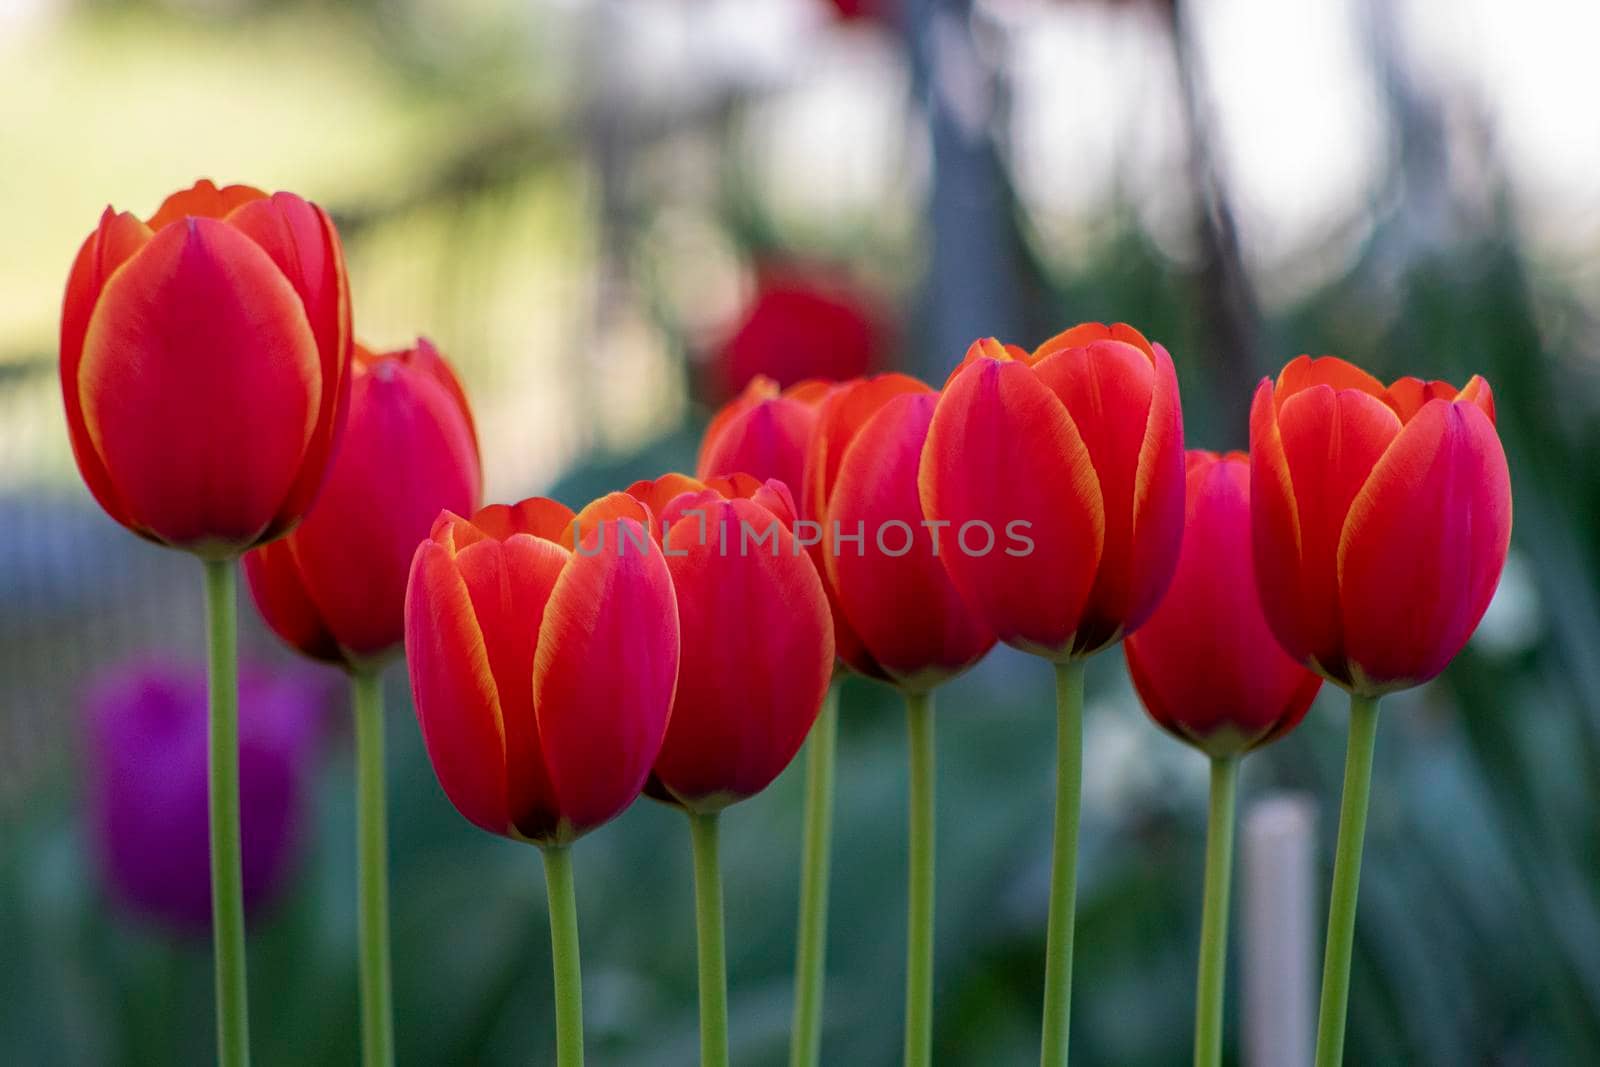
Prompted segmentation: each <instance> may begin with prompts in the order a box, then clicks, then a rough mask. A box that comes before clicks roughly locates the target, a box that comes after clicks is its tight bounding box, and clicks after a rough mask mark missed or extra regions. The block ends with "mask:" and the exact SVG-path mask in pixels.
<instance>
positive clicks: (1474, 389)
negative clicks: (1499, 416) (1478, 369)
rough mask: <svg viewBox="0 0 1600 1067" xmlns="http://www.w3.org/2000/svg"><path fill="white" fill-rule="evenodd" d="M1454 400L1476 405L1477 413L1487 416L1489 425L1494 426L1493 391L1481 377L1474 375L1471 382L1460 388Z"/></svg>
mask: <svg viewBox="0 0 1600 1067" xmlns="http://www.w3.org/2000/svg"><path fill="white" fill-rule="evenodd" d="M1455 399H1457V400H1459V401H1462V402H1463V403H1468V404H1473V405H1476V406H1477V408H1478V410H1479V411H1482V412H1483V413H1484V414H1485V415H1487V416H1489V423H1490V425H1493V424H1494V422H1495V413H1494V391H1493V390H1492V389H1490V388H1489V383H1488V382H1487V381H1485V380H1484V378H1483V376H1482V375H1480V374H1474V375H1473V376H1472V378H1471V380H1469V381H1468V382H1467V384H1466V385H1464V386H1462V388H1461V392H1459V393H1457V394H1456V397H1455Z"/></svg>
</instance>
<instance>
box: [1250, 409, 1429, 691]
mask: <svg viewBox="0 0 1600 1067" xmlns="http://www.w3.org/2000/svg"><path fill="white" fill-rule="evenodd" d="M1277 422H1278V430H1279V433H1280V435H1281V439H1282V442H1283V454H1284V457H1285V459H1286V460H1287V463H1288V469H1289V475H1290V481H1291V483H1292V484H1293V486H1294V498H1295V504H1296V512H1297V521H1298V525H1299V531H1300V553H1299V555H1300V574H1299V581H1298V582H1297V583H1296V584H1295V586H1294V587H1293V596H1294V615H1295V624H1294V629H1293V630H1292V631H1291V632H1292V633H1293V635H1294V638H1295V640H1294V642H1293V643H1292V644H1291V643H1290V642H1287V641H1286V642H1285V644H1286V646H1288V647H1290V650H1291V652H1296V653H1299V652H1300V651H1301V650H1302V649H1308V650H1309V655H1310V658H1311V659H1313V660H1315V661H1316V663H1317V664H1318V665H1319V666H1320V668H1321V669H1322V670H1324V671H1329V672H1335V678H1336V680H1340V681H1345V680H1347V679H1344V678H1342V677H1339V675H1338V673H1337V672H1338V671H1339V667H1338V664H1340V663H1341V662H1342V661H1343V658H1344V642H1343V638H1342V634H1341V630H1342V627H1341V625H1340V622H1339V593H1338V582H1337V579H1336V577H1335V564H1334V557H1335V554H1336V553H1337V551H1338V546H1339V536H1340V532H1341V531H1342V530H1343V529H1344V525H1345V518H1346V516H1347V515H1348V514H1349V512H1350V505H1351V502H1352V501H1354V500H1355V498H1356V494H1357V493H1358V492H1360V490H1361V487H1362V485H1364V484H1365V483H1366V481H1367V476H1368V475H1369V474H1370V473H1371V472H1372V469H1373V467H1374V466H1375V465H1376V464H1377V462H1378V460H1379V457H1381V456H1382V455H1383V454H1384V451H1385V450H1386V449H1387V448H1388V447H1389V443H1390V442H1391V441H1393V440H1394V439H1395V436H1396V435H1397V434H1398V433H1399V432H1400V419H1399V418H1398V417H1397V416H1396V415H1395V413H1394V410H1393V409H1392V408H1390V407H1389V406H1388V404H1386V403H1384V402H1383V401H1382V400H1379V399H1378V398H1376V397H1374V396H1372V395H1371V394H1370V393H1367V392H1364V391H1359V390H1355V389H1342V390H1339V391H1337V392H1335V391H1334V390H1333V389H1332V388H1330V387H1328V386H1326V385H1313V386H1310V387H1309V388H1306V389H1304V390H1302V391H1300V392H1298V393H1295V394H1294V395H1293V396H1292V397H1290V398H1289V400H1288V401H1286V402H1284V403H1283V404H1281V405H1280V406H1279V410H1278V418H1277ZM1274 577H1276V575H1274V574H1272V573H1270V572H1266V571H1264V572H1263V581H1265V580H1267V579H1269V578H1274ZM1264 599H1266V598H1265V597H1264Z"/></svg>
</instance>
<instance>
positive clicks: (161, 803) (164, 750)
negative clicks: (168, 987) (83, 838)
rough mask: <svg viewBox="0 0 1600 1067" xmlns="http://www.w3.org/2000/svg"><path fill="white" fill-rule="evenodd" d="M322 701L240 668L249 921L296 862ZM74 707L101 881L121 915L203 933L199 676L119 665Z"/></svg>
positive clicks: (314, 688)
mask: <svg viewBox="0 0 1600 1067" xmlns="http://www.w3.org/2000/svg"><path fill="white" fill-rule="evenodd" d="M324 696H325V694H324V693H323V691H322V688H321V687H320V686H319V685H317V684H316V683H315V682H314V681H312V680H309V679H307V678H306V677H304V676H300V675H268V674H263V673H261V672H258V671H246V672H245V673H244V677H243V679H242V682H241V686H240V699H239V712H240V715H239V750H240V768H239V779H240V783H241V792H242V794H243V796H244V799H245V802H244V804H243V809H242V812H241V814H242V817H243V823H244V826H243V831H244V832H243V835H242V838H241V844H242V846H243V857H242V867H243V872H244V906H245V911H246V914H247V915H249V916H252V917H253V916H256V915H258V914H260V913H262V912H264V911H266V910H267V909H269V908H270V907H271V906H272V905H273V904H274V903H275V902H276V901H277V900H278V899H279V898H281V897H282V895H283V893H284V891H285V890H286V889H287V888H288V886H289V884H290V879H291V877H292V875H293V873H294V869H295V867H296V865H297V863H298V861H299V859H300V855H301V851H302V845H303V843H304V836H305V834H306V832H307V830H308V829H309V822H308V818H307V817H308V815H309V810H308V807H307V801H308V799H309V798H308V796H307V792H308V790H309V788H310V786H311V775H312V772H313V770H314V767H315V763H316V758H317V756H318V755H319V753H320V750H321V747H322V745H321V742H322V740H323V737H324V735H325V731H324V729H323V721H322V715H323V710H324ZM84 709H85V730H84V735H83V737H84V770H85V786H86V792H87V794H88V809H89V810H88V818H87V823H88V826H89V830H90V840H91V842H92V844H93V849H94V858H95V860H96V866H97V869H98V872H99V874H100V877H101V880H102V881H103V883H104V884H105V887H106V889H107V891H108V892H109V893H110V895H111V896H112V897H113V899H115V900H116V901H117V902H118V903H120V904H121V905H122V906H124V907H125V908H127V909H128V910H129V911H131V912H133V913H135V914H137V915H139V916H141V917H144V918H146V919H150V920H152V921H154V922H156V923H158V924H160V925H161V926H162V927H164V928H165V929H167V930H170V931H171V932H172V933H174V934H177V935H180V936H189V935H194V934H203V933H204V932H206V931H208V930H210V928H211V872H210V862H211V859H210V852H211V850H210V846H209V843H208V840H207V836H206V679H205V671H204V669H203V668H202V667H200V666H199V665H195V666H194V667H192V668H191V667H190V666H188V665H186V664H180V663H176V662H167V661H161V660H154V659H152V660H148V661H135V662H130V663H127V664H123V665H121V666H118V667H114V668H112V669H111V670H109V671H107V672H106V673H105V674H104V675H103V676H101V677H100V678H99V679H97V680H96V682H95V683H94V685H93V687H92V688H91V689H90V691H89V694H88V697H87V699H86V700H85V704H84Z"/></svg>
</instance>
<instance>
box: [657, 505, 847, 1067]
mask: <svg viewBox="0 0 1600 1067" xmlns="http://www.w3.org/2000/svg"><path fill="white" fill-rule="evenodd" d="M628 493H629V495H630V496H633V497H635V498H636V499H638V500H639V501H641V502H643V503H644V504H645V505H647V506H648V508H649V509H650V511H651V512H652V513H653V514H655V515H657V516H659V518H658V520H657V521H658V525H657V526H656V528H655V530H654V533H655V534H656V537H657V538H658V540H659V542H660V544H661V546H662V549H663V551H664V554H665V556H666V560H667V569H668V570H669V571H670V572H671V574H672V581H673V586H674V588H675V590H676V593H677V601H678V624H679V630H680V634H681V641H682V658H681V660H680V666H679V669H678V690H677V696H676V698H675V699H674V701H673V708H672V720H671V722H670V724H669V725H668V727H667V735H666V739H665V741H664V742H663V743H662V746H661V753H660V755H658V756H657V757H656V763H655V768H654V770H653V771H652V773H651V776H650V782H649V784H648V785H647V786H646V788H645V791H646V792H647V793H649V794H650V795H651V796H653V797H655V798H657V799H658V800H663V801H665V802H667V803H670V804H675V805H677V806H679V807H681V808H683V810H684V811H685V812H686V813H687V814H688V817H689V826H690V831H691V838H692V841H693V845H694V870H695V902H696V928H697V930H698V934H699V956H700V1048H701V1060H702V1062H703V1063H705V1064H707V1065H725V1064H726V1063H727V1061H728V1001H727V970H726V963H725V954H724V949H723V913H722V874H721V871H720V868H719V863H718V860H717V850H718V841H717V838H718V822H719V818H720V814H721V811H722V809H723V808H725V807H727V806H728V805H729V804H733V803H736V802H738V801H740V800H743V799H745V798H747V797H750V796H753V795H755V794H756V793H758V792H760V791H761V790H762V789H765V788H766V787H767V786H768V785H769V784H770V783H771V782H772V780H773V779H774V778H776V777H777V776H778V775H779V773H781V772H782V771H783V769H784V768H785V767H787V766H788V765H789V762H790V761H791V760H792V759H794V757H795V754H796V753H797V752H798V751H799V750H800V745H801V744H802V743H803V742H804V741H805V739H806V735H807V733H809V732H810V730H811V726H812V723H813V722H814V721H815V720H816V717H817V711H818V708H819V707H820V706H821V703H822V698H823V694H824V693H825V692H826V691H827V689H828V682H829V678H830V676H831V674H832V672H833V621H832V617H831V615H830V613H829V610H828V600H827V597H826V595H825V594H824V593H823V591H822V581H821V579H820V578H819V577H818V576H817V571H816V568H815V566H813V565H812V562H811V560H810V559H809V558H808V557H807V556H806V554H805V553H804V552H803V551H802V550H801V548H800V546H799V545H798V544H797V543H796V540H795V537H794V534H793V532H792V531H793V528H794V522H795V515H794V501H793V498H792V497H791V496H790V493H789V489H788V487H787V486H785V485H784V484H783V483H782V482H780V481H777V480H775V479H774V480H769V481H766V482H762V481H759V480H757V479H756V478H753V477H751V476H749V475H745V474H739V475H735V476H733V477H732V478H712V479H709V480H708V481H707V482H704V483H701V482H699V481H696V480H695V479H691V478H686V477H684V476H683V475H678V474H669V475H666V476H664V477H662V478H658V479H656V480H654V481H642V482H637V483H635V484H634V485H632V486H630V487H629V489H628Z"/></svg>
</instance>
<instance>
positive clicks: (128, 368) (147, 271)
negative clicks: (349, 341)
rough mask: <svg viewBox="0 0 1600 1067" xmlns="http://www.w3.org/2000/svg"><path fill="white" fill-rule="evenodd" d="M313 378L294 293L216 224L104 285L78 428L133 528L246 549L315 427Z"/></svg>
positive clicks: (257, 251) (177, 229) (317, 401)
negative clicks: (85, 432)
mask: <svg viewBox="0 0 1600 1067" xmlns="http://www.w3.org/2000/svg"><path fill="white" fill-rule="evenodd" d="M322 378H323V375H322V370H321V367H320V361H319V357H318V353H317V346H316V339H315V337H314V336H313V334H312V332H311V329H310V327H309V325H308V324H307V321H306V316H305V311H304V308H303V307H302V305H301V303H300V299H299V296H298V294H297V293H296V292H295V290H294V288H293V287H292V286H291V285H290V284H289V283H288V282H287V281H286V280H285V278H284V276H283V273H282V271H280V270H279V269H278V268H277V266H276V265H275V264H274V263H273V262H272V260H271V259H270V258H268V257H267V255H266V253H264V252H263V251H262V250H261V248H260V246H259V245H257V244H255V243H254V242H253V241H251V240H250V239H249V238H247V237H245V236H243V235H242V234H241V233H239V232H238V231H237V230H235V229H233V228H232V227H231V226H228V225H227V224H226V223H223V222H218V221H216V220H213V219H191V220H189V221H188V222H187V223H186V224H183V225H175V226H170V227H167V228H166V229H164V230H162V231H161V232H160V233H158V234H157V235H156V236H155V237H154V238H152V239H151V240H150V242H149V243H148V244H147V245H145V247H144V248H143V249H142V250H141V251H140V252H139V254H138V255H136V256H134V257H133V258H132V259H130V260H128V261H127V262H126V263H125V264H123V266H122V268H121V269H119V270H117V271H116V272H115V273H114V274H113V275H112V276H111V278H110V280H109V281H108V282H107V283H106V286H105V289H104V291H103V292H102V293H101V296H100V300H99V303H98V304H97V306H96V308H95V311H94V314H93V316H92V317H91V318H90V321H89V327H88V332H87V334H86V336H85V339H84V346H83V359H82V362H81V364H80V365H79V368H78V374H77V383H78V389H79V395H80V399H81V402H82V405H83V419H84V425H85V426H86V428H87V430H88V434H89V438H90V440H91V442H92V443H93V447H94V449H95V451H96V452H97V453H98V454H99V455H100V456H101V458H102V460H103V462H104V464H105V469H106V473H107V475H108V477H109V480H110V482H111V483H112V484H113V485H114V486H116V489H117V493H118V496H119V498H120V499H121V501H122V502H123V503H124V504H125V505H126V507H127V508H128V510H129V512H130V513H131V515H132V518H133V521H134V522H135V523H136V524H137V525H139V526H141V527H143V528H145V529H147V530H149V531H150V532H151V533H152V534H154V535H155V536H157V537H159V538H161V539H162V540H164V541H166V542H167V543H169V544H172V545H176V546H182V547H193V548H197V549H199V550H202V551H208V552H217V553H223V552H227V551H229V550H232V551H239V550H242V549H245V548H249V547H251V546H252V545H253V544H254V543H255V542H256V541H257V540H258V539H259V538H260V537H261V535H262V533H263V531H264V530H266V529H267V528H268V526H269V524H271V523H272V522H273V521H274V519H275V518H276V517H277V515H278V514H279V511H280V509H281V508H282V506H283V502H284V501H285V500H286V499H287V498H288V496H289V494H290V492H291V490H292V489H293V487H294V485H295V480H296V478H297V476H298V475H299V473H300V471H301V467H302V464H303V461H304V459H305V456H306V451H307V447H308V444H309V443H310V442H311V440H312V438H313V436H314V434H315V433H316V431H317V412H318V409H319V407H320V405H321V402H322V388H323V381H322Z"/></svg>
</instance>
